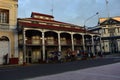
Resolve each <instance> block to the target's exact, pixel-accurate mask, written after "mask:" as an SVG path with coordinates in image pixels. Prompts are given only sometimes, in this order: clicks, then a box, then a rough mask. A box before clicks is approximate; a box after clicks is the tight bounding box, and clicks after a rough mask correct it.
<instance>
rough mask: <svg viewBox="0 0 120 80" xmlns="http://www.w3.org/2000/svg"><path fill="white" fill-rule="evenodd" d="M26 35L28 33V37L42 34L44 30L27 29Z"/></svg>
mask: <svg viewBox="0 0 120 80" xmlns="http://www.w3.org/2000/svg"><path fill="white" fill-rule="evenodd" d="M25 35H26V37H31V36H42V32H41V31H39V30H26V33H25Z"/></svg>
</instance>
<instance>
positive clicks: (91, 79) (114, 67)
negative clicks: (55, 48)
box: [25, 62, 120, 80]
mask: <svg viewBox="0 0 120 80" xmlns="http://www.w3.org/2000/svg"><path fill="white" fill-rule="evenodd" d="M119 68H120V62H119V63H114V64H109V65H104V66H99V67H92V68H87V69H82V70H77V71H70V72H64V73H60V74H55V75H48V76H42V77H36V78H31V79H25V80H120V69H119Z"/></svg>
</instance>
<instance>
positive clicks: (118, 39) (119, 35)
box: [89, 17, 120, 54]
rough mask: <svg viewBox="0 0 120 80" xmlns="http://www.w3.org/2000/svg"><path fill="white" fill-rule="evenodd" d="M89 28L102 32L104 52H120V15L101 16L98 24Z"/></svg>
mask: <svg viewBox="0 0 120 80" xmlns="http://www.w3.org/2000/svg"><path fill="white" fill-rule="evenodd" d="M89 30H90V31H93V32H97V33H100V34H101V40H102V43H101V45H102V52H103V53H105V54H109V53H119V52H120V17H111V18H100V19H99V24H98V26H96V27H92V28H90V29H89Z"/></svg>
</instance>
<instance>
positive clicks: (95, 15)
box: [83, 12, 99, 53]
mask: <svg viewBox="0 0 120 80" xmlns="http://www.w3.org/2000/svg"><path fill="white" fill-rule="evenodd" d="M98 14H99V13H98V12H97V13H96V14H94V15H92V16H90V17H89V18H87V19H86V20H85V21H84V31H85V34H86V26H85V24H86V22H87V21H88V20H90V19H92V18H93V17H94V16H96V15H98ZM84 38H85V36H84ZM85 44H86V42H85V41H84V40H83V45H84V46H83V50H84V53H85V51H86V48H85Z"/></svg>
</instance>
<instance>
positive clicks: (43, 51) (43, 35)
mask: <svg viewBox="0 0 120 80" xmlns="http://www.w3.org/2000/svg"><path fill="white" fill-rule="evenodd" d="M42 54H43V61H45V33H44V32H42Z"/></svg>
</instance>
